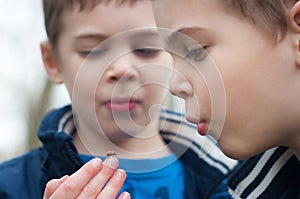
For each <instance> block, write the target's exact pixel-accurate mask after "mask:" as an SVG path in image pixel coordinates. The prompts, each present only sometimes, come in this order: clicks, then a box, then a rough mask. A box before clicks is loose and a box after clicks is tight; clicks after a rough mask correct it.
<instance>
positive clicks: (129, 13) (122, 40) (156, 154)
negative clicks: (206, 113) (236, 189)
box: [0, 0, 236, 199]
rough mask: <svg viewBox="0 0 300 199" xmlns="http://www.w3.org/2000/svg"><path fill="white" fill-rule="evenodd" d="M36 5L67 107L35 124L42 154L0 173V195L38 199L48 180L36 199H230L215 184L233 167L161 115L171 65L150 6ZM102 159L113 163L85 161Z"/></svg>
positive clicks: (51, 72)
mask: <svg viewBox="0 0 300 199" xmlns="http://www.w3.org/2000/svg"><path fill="white" fill-rule="evenodd" d="M43 2H44V11H45V22H46V30H47V34H48V36H49V41H45V42H43V43H42V44H41V51H42V57H43V61H44V65H45V70H46V72H47V75H48V78H49V79H50V80H51V81H53V82H54V83H57V84H59V83H64V84H65V85H66V88H67V90H68V92H69V94H70V97H71V101H72V106H66V107H63V108H60V109H57V110H53V111H51V112H49V113H48V114H47V115H46V116H45V117H44V119H43V121H42V122H41V125H40V129H39V132H38V135H39V137H40V139H41V141H42V142H43V146H42V147H40V148H38V149H35V150H33V151H31V152H29V153H28V154H25V155H24V156H22V157H19V158H16V159H14V160H11V161H8V162H6V163H3V164H2V165H0V196H1V197H2V198H25V199H26V198H41V197H42V195H43V192H44V190H45V187H46V184H47V182H48V181H49V180H51V179H56V180H52V181H50V182H49V183H48V184H47V188H46V190H45V194H44V198H116V197H118V198H129V194H128V193H127V192H129V193H130V195H131V197H132V198H178V199H179V198H188V199H191V198H215V199H216V198H230V197H229V195H228V194H227V193H226V186H225V184H223V183H222V182H223V180H224V179H226V175H227V174H228V173H229V172H230V171H231V169H232V168H233V167H234V166H235V165H236V161H233V160H231V159H228V158H226V157H225V156H224V155H223V154H222V153H221V152H220V151H219V149H218V148H217V147H216V145H215V142H214V141H213V140H212V139H210V138H207V139H202V138H200V137H197V136H196V134H195V127H194V126H193V125H191V124H189V123H186V122H185V121H184V120H183V119H182V115H181V114H178V113H174V112H170V111H167V110H162V104H163V101H164V98H165V96H166V93H167V89H166V88H167V84H168V80H169V77H170V74H171V71H172V68H171V66H172V65H173V62H172V61H173V60H172V58H171V56H170V55H169V54H168V53H167V52H165V51H164V50H162V47H161V44H160V38H159V36H158V33H157V29H156V25H155V21H154V16H153V11H152V6H151V2H150V1H126V0H124V1H122V0H121V1H104V0H102V1H101V0H99V1H80V0H77V1H75V0H56V1H54V0H44V1H43ZM187 132H190V133H187ZM183 133H185V134H183ZM111 150H113V151H115V152H116V153H117V154H118V158H120V159H119V161H118V159H117V158H116V157H115V155H114V154H115V153H114V152H110V153H108V157H107V158H106V160H105V161H104V162H102V161H101V160H100V159H99V158H94V157H95V156H96V157H100V158H105V154H106V152H107V151H111ZM199 156H200V157H201V158H199ZM91 159H92V160H91ZM86 162H87V163H86ZM84 163H86V164H84ZM195 165H197V166H196V167H195ZM199 165H200V166H199ZM117 167H119V168H120V169H117ZM121 169H123V170H125V171H126V172H127V178H126V181H125V183H124V186H123V187H122V184H123V182H124V180H125V177H126V174H125V172H124V171H123V170H121ZM57 178H60V179H57ZM16 190H17V191H16ZM120 190H121V191H120ZM121 192H122V194H120V196H119V193H121Z"/></svg>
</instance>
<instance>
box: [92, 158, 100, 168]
mask: <svg viewBox="0 0 300 199" xmlns="http://www.w3.org/2000/svg"><path fill="white" fill-rule="evenodd" d="M91 165H92V166H93V167H94V168H96V169H98V168H100V167H101V165H102V161H101V159H100V158H97V157H96V158H93V159H92V160H91Z"/></svg>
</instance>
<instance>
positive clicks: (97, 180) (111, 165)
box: [77, 156, 119, 199]
mask: <svg viewBox="0 0 300 199" xmlns="http://www.w3.org/2000/svg"><path fill="white" fill-rule="evenodd" d="M118 165H119V161H118V159H117V158H116V157H113V156H111V157H108V158H106V159H105V161H104V162H103V166H102V168H101V171H100V172H99V173H98V174H97V175H96V176H95V177H94V178H93V179H92V180H91V181H90V182H89V183H88V184H87V185H86V186H85V187H84V189H83V190H82V192H81V193H80V195H79V196H78V197H77V198H78V199H84V198H96V196H97V195H98V194H99V193H100V191H101V190H102V189H103V187H104V185H105V184H106V183H107V181H108V180H109V179H110V177H111V176H112V175H113V173H114V171H115V169H116V168H117V167H118Z"/></svg>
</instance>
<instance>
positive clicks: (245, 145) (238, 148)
mask: <svg viewBox="0 0 300 199" xmlns="http://www.w3.org/2000/svg"><path fill="white" fill-rule="evenodd" d="M234 141H236V142H234ZM218 144H219V146H220V148H221V150H222V152H223V153H224V154H225V155H226V156H228V157H230V158H232V159H235V160H244V159H247V158H249V157H252V156H254V155H256V154H258V153H260V151H258V150H257V148H253V147H251V145H252V146H253V143H252V144H251V143H249V142H241V141H238V140H229V141H225V140H223V139H219V140H218Z"/></svg>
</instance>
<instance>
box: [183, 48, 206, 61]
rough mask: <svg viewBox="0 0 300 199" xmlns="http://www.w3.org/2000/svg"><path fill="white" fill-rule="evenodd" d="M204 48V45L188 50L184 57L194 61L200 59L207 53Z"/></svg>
mask: <svg viewBox="0 0 300 199" xmlns="http://www.w3.org/2000/svg"><path fill="white" fill-rule="evenodd" d="M206 48H207V47H205V46H204V47H199V48H196V49H192V50H188V52H187V54H186V56H185V59H189V60H193V61H196V62H200V61H202V60H203V59H204V58H205V57H206V55H207V52H206Z"/></svg>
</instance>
